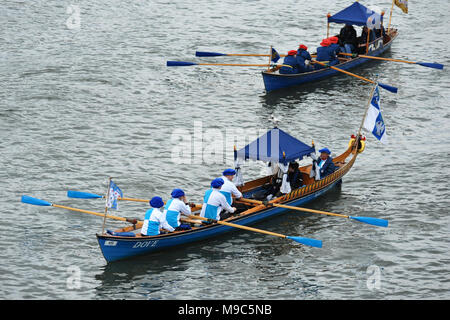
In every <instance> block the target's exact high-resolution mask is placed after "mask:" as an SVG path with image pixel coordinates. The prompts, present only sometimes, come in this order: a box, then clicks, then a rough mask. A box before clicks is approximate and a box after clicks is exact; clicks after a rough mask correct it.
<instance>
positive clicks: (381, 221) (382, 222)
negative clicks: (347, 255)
mask: <svg viewBox="0 0 450 320" xmlns="http://www.w3.org/2000/svg"><path fill="white" fill-rule="evenodd" d="M239 201H242V202H248V203H254V204H265V203H264V202H263V201H259V200H253V199H247V198H239ZM266 205H270V206H275V207H281V208H286V209H291V210H298V211H304V212H311V213H320V214H325V215H328V216H334V217H341V218H348V219H353V220H357V221H359V222H363V223H367V224H371V225H374V226H378V227H387V226H388V221H387V220H384V219H378V218H372V217H352V216H347V215H345V214H340V213H332V212H326V211H320V210H314V209H307V208H300V207H294V206H288V205H285V204H280V203H270V202H269V203H267V204H266Z"/></svg>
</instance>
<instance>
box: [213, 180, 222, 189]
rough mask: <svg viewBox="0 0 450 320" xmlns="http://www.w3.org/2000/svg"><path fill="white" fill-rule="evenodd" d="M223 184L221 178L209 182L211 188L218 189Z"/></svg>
mask: <svg viewBox="0 0 450 320" xmlns="http://www.w3.org/2000/svg"><path fill="white" fill-rule="evenodd" d="M223 184H224V181H223V179H222V178H216V179H214V180H213V181H211V187H213V188H220V187H221V186H222V185H223Z"/></svg>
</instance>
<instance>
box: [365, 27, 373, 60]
mask: <svg viewBox="0 0 450 320" xmlns="http://www.w3.org/2000/svg"><path fill="white" fill-rule="evenodd" d="M371 32H372V29H369V28H367V42H366V54H368V53H369V39H370V34H371Z"/></svg>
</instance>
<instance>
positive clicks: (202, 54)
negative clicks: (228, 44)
mask: <svg viewBox="0 0 450 320" xmlns="http://www.w3.org/2000/svg"><path fill="white" fill-rule="evenodd" d="M195 55H196V56H197V57H218V56H226V55H227V54H226V53H219V52H207V51H196V52H195Z"/></svg>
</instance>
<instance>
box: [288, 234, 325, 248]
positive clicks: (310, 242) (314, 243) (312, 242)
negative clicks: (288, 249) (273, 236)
mask: <svg viewBox="0 0 450 320" xmlns="http://www.w3.org/2000/svg"><path fill="white" fill-rule="evenodd" d="M286 238H287V239H290V240H294V241H295V242H298V243H301V244H304V245H306V246H310V247H315V248H322V240H317V239H311V238H304V237H291V236H286Z"/></svg>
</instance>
